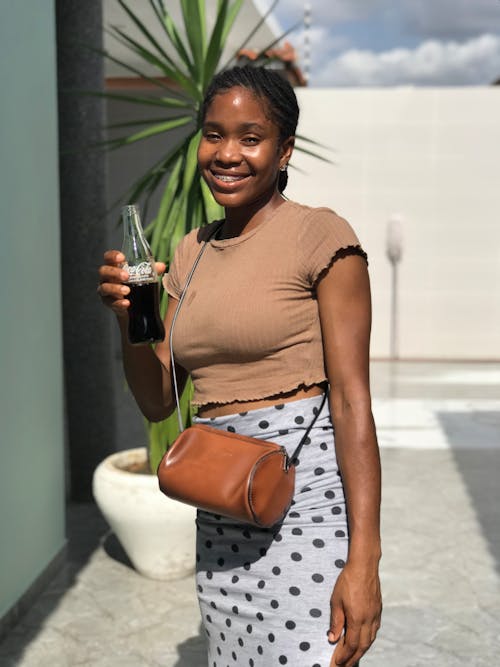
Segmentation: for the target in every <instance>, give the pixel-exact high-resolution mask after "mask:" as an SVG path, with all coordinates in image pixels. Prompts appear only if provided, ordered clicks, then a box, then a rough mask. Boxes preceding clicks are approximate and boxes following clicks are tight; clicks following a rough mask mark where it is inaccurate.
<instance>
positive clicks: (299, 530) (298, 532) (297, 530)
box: [292, 528, 302, 535]
mask: <svg viewBox="0 0 500 667" xmlns="http://www.w3.org/2000/svg"><path fill="white" fill-rule="evenodd" d="M292 535H302V528H292Z"/></svg>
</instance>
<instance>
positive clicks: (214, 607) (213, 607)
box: [210, 600, 217, 609]
mask: <svg viewBox="0 0 500 667" xmlns="http://www.w3.org/2000/svg"><path fill="white" fill-rule="evenodd" d="M210 606H211V607H212V609H217V605H216V604H215V602H214V601H213V600H212V602H211V603H210Z"/></svg>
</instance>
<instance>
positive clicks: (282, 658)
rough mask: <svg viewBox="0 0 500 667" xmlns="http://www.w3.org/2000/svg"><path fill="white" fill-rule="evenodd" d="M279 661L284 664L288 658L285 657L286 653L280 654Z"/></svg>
mask: <svg viewBox="0 0 500 667" xmlns="http://www.w3.org/2000/svg"><path fill="white" fill-rule="evenodd" d="M279 661H280V665H286V663H287V662H288V658H287V657H286V655H280V657H279Z"/></svg>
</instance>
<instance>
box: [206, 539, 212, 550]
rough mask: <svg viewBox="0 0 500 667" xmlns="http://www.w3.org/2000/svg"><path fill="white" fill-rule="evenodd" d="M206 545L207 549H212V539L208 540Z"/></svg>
mask: <svg viewBox="0 0 500 667" xmlns="http://www.w3.org/2000/svg"><path fill="white" fill-rule="evenodd" d="M205 546H206V547H207V549H211V548H212V540H207V541H206V542H205Z"/></svg>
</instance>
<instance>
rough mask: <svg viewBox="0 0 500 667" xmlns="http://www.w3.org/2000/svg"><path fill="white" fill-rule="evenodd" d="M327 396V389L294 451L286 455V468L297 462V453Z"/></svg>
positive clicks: (321, 409)
mask: <svg viewBox="0 0 500 667" xmlns="http://www.w3.org/2000/svg"><path fill="white" fill-rule="evenodd" d="M327 396H328V390H325V393H324V394H323V398H322V399H321V404H320V406H319V408H318V411H317V412H316V413H315V414H314V417H313V420H312V422H311V423H310V424H309V426H308V427H307V429H306V431H305V433H304V435H303V436H302V438H301V440H300V442H299V444H298V445H297V447H296V448H295V451H294V452H293V454H292V455H291V456H289V457H288V465H287V468H289V467H290V466H294V465H295V464H296V463H297V457H298V455H299V454H300V451H301V449H302V447H303V446H304V445H305V442H306V440H307V438H308V436H309V433H310V432H311V429H312V427H313V426H314V424H315V423H316V420H317V419H318V417H319V415H320V414H321V412H322V411H323V408H324V406H325V402H326V399H327ZM313 410H314V408H313Z"/></svg>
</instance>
